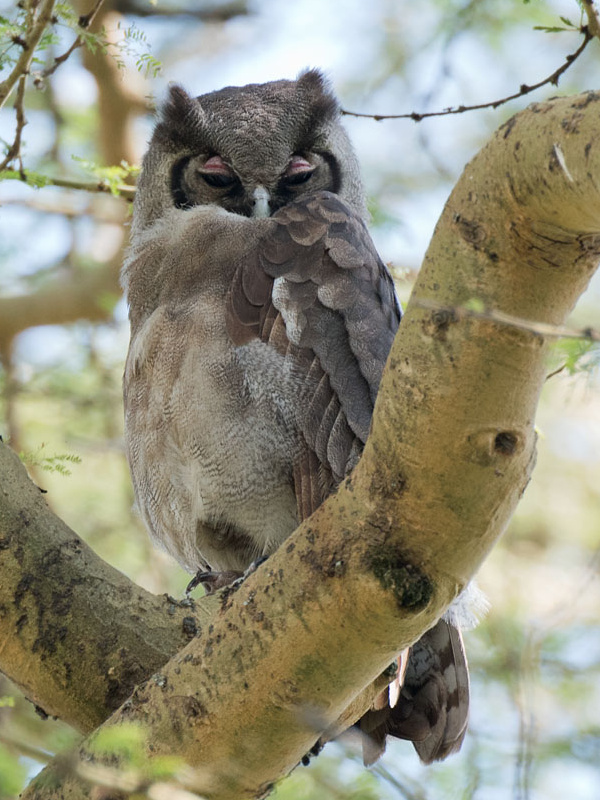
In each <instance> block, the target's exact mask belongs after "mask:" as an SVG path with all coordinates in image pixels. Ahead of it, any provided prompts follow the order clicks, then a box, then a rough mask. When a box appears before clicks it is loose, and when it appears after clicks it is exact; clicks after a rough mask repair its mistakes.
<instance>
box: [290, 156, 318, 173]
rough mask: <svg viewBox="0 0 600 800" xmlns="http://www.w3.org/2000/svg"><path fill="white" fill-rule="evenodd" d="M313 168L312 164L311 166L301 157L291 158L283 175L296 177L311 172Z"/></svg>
mask: <svg viewBox="0 0 600 800" xmlns="http://www.w3.org/2000/svg"><path fill="white" fill-rule="evenodd" d="M314 168H315V167H314V164H311V163H310V162H309V161H307V160H306V159H305V158H302V156H293V157H292V159H291V161H290V163H289V164H288V168H287V169H286V171H285V174H286V175H298V174H299V173H301V172H312V171H313V170H314Z"/></svg>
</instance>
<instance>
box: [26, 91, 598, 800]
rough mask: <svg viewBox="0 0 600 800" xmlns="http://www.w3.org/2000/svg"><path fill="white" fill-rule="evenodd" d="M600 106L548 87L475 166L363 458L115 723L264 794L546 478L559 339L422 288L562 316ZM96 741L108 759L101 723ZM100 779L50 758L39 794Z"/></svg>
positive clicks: (450, 591)
mask: <svg viewBox="0 0 600 800" xmlns="http://www.w3.org/2000/svg"><path fill="white" fill-rule="evenodd" d="M599 124H600V94H594V93H589V94H587V95H582V96H580V97H576V98H562V99H558V100H555V101H552V102H548V103H543V104H536V105H533V106H531V107H530V108H529V109H528V110H527V111H525V112H523V113H521V114H519V115H517V116H516V117H513V118H512V119H511V120H509V122H507V123H506V124H505V125H504V126H503V127H502V128H501V129H500V130H499V131H498V133H497V134H496V136H495V137H494V139H493V140H492V141H491V142H490V143H489V144H488V145H487V146H486V147H485V148H484V149H483V150H482V151H481V153H480V154H479V155H478V156H477V157H476V158H475V159H474V160H473V161H472V162H471V163H470V164H469V165H468V166H467V168H466V169H465V172H464V173H463V176H462V178H461V179H460V181H459V183H458V184H457V186H456V188H455V190H454V191H453V193H452V195H451V197H450V199H449V201H448V203H447V205H446V207H445V209H444V212H443V214H442V217H441V219H440V221H439V223H438V226H437V228H436V232H435V235H434V238H433V240H432V243H431V245H430V248H429V250H428V253H427V256H426V259H425V263H424V265H423V268H422V270H421V272H420V274H419V279H418V282H417V284H416V286H415V289H414V292H413V296H412V298H411V301H410V302H409V304H408V308H407V310H406V315H405V317H404V319H403V322H402V324H401V326H400V330H399V334H398V336H397V337H396V341H395V342H394V346H393V349H392V352H391V354H390V359H389V361H388V366H387V368H386V371H385V374H384V377H383V380H382V385H381V389H380V393H379V396H378V399H377V404H376V409H375V414H374V417H373V425H372V431H371V435H370V436H369V440H368V442H367V445H366V447H365V452H364V455H363V457H362V458H361V460H360V462H359V464H358V466H357V468H356V469H355V471H354V472H353V474H352V475H351V476H350V478H348V479H347V480H346V481H345V482H344V483H343V484H342V485H341V487H340V489H339V491H338V492H337V494H336V495H334V496H332V497H330V498H329V499H328V500H327V501H326V502H325V503H324V504H323V505H322V506H321V507H320V508H319V509H318V510H317V511H316V513H315V514H314V515H313V516H312V517H311V518H310V519H309V520H307V521H306V522H305V523H303V525H302V526H301V527H300V528H299V529H298V530H297V531H296V532H295V533H294V534H292V536H291V537H290V538H289V539H288V540H287V541H286V543H285V544H284V545H283V546H282V547H281V548H280V549H279V550H278V551H277V552H276V553H275V554H274V555H273V556H271V557H270V558H269V559H268V561H267V562H266V563H264V564H263V565H262V566H261V567H259V569H258V570H257V571H256V572H255V573H253V574H252V575H250V576H249V577H248V578H247V579H246V580H245V581H244V582H243V583H242V584H241V585H240V586H237V587H233V588H231V589H230V590H229V592H228V593H227V592H226V593H225V594H224V595H223V598H222V602H221V605H220V607H219V609H218V612H217V613H216V616H215V618H214V620H213V622H212V623H211V625H210V626H209V627H205V628H204V629H203V630H202V631H201V633H200V634H199V635H198V636H197V637H195V638H194V639H193V640H192V641H191V642H190V643H189V644H188V645H187V646H186V647H185V648H184V649H183V650H182V651H181V652H179V653H178V654H177V655H176V656H174V657H173V658H172V659H171V660H170V661H169V662H168V663H167V664H165V665H164V666H163V667H162V668H161V669H160V672H159V673H158V674H157V675H156V676H155V678H154V680H152V681H149V682H148V683H147V684H146V685H144V686H142V687H139V688H138V689H137V690H136V692H135V694H134V696H132V697H131V698H130V699H129V700H128V701H127V702H126V703H125V704H124V705H123V706H122V707H121V708H120V709H119V710H118V711H117V712H116V713H115V714H114V715H113V716H112V717H111V718H110V719H109V720H108V721H107V722H106V723H105V724H104V725H103V726H102V727H101V728H100V729H99V731H98V733H99V732H100V731H107V730H110V729H112V728H119V727H120V726H122V725H123V724H127V723H134V724H136V725H140V726H141V729H142V730H143V731H144V734H145V736H146V755H147V757H148V758H149V759H150V758H154V757H156V756H160V755H165V754H173V753H177V755H178V756H180V757H181V758H182V759H184V760H185V761H186V762H187V763H188V764H190V765H191V766H192V767H194V768H196V769H198V770H200V772H199V774H200V775H201V778H202V782H203V783H202V786H200V787H199V790H200V791H202V792H203V793H204V794H205V795H206V796H208V797H210V798H211V800H233V798H241V797H256V796H260V795H261V794H262V793H264V792H265V791H267V790H268V787H269V786H270V785H271V783H272V782H273V781H274V780H276V779H277V778H278V777H280V776H282V775H284V774H286V773H287V772H289V770H290V769H292V768H293V766H294V765H295V764H296V763H298V761H299V760H300V759H301V758H302V756H303V755H304V754H305V753H306V752H307V751H308V750H309V749H310V747H311V746H312V745H313V744H314V742H315V741H316V740H317V739H318V738H319V736H320V735H321V734H322V733H323V732H327V731H328V729H330V728H331V726H333V725H335V720H336V718H337V717H339V715H340V714H341V713H342V712H343V711H344V709H345V708H346V707H347V706H348V704H349V703H350V702H351V701H352V700H353V698H354V697H355V696H356V694H357V692H359V691H360V689H361V688H362V687H364V686H367V685H368V684H369V682H370V681H372V680H373V678H374V677H375V676H377V675H378V674H380V673H381V672H382V670H383V669H384V668H385V667H386V666H387V664H389V663H390V662H391V661H392V659H393V657H394V656H395V654H396V653H397V652H398V651H399V650H400V649H402V648H403V647H404V646H406V645H409V644H410V643H411V642H413V641H414V640H415V639H416V638H418V637H419V636H420V635H421V634H422V633H423V631H424V630H426V629H427V628H428V627H429V626H431V625H432V624H433V623H434V622H435V620H436V619H437V618H438V617H439V615H440V614H441V613H442V612H443V610H444V608H445V607H447V605H448V603H449V602H450V601H451V600H452V598H453V597H454V596H455V595H456V594H457V592H458V591H459V590H460V589H461V588H462V587H463V586H464V584H465V583H466V581H467V580H468V579H469V578H470V576H471V575H472V574H473V573H474V571H475V570H476V569H477V568H478V566H479V565H480V564H481V562H482V560H483V559H484V558H485V556H486V555H487V553H488V552H489V550H490V548H491V547H492V545H493V544H494V542H495V541H496V539H497V538H498V537H499V535H500V534H501V532H502V530H503V529H504V527H505V525H506V523H507V521H508V519H509V517H510V514H511V513H512V511H513V510H514V508H515V506H516V504H517V502H518V500H519V498H520V496H521V494H522V492H523V490H524V488H525V486H526V484H527V482H528V480H529V477H530V473H531V470H532V468H533V463H534V455H535V432H534V427H533V420H534V416H535V408H536V405H537V401H538V397H539V393H540V390H541V387H542V385H543V382H544V379H545V373H546V363H545V358H546V350H547V347H546V343H545V337H543V336H540V335H539V334H537V333H534V332H532V331H529V330H521V329H516V328H513V327H509V326H502V328H501V329H500V330H498V325H497V322H496V321H491V320H487V319H481V318H477V317H468V318H463V319H461V320H458V319H457V320H453V319H447V318H440V316H439V315H438V316H436V313H435V312H431V311H430V310H428V309H425V308H423V306H422V302H423V300H425V301H431V302H434V303H437V304H438V305H440V306H443V307H450V308H456V307H461V306H463V305H465V304H466V303H467V302H468V301H469V299H470V298H472V297H478V298H481V299H482V301H483V302H484V304H485V305H486V306H488V307H490V308H494V309H498V311H499V312H501V313H509V314H511V315H515V316H516V317H518V318H521V319H535V320H538V321H540V322H542V323H544V324H549V325H562V324H563V322H564V320H565V318H566V316H567V314H568V313H569V311H570V310H571V308H572V306H573V305H574V303H575V301H576V299H577V297H578V296H579V294H580V293H581V292H582V291H583V289H584V288H585V286H586V285H587V283H588V281H589V278H590V276H591V275H592V273H593V271H594V269H595V268H596V265H597V261H598V257H599V254H600V222H599V220H600V194H599V192H598V189H597V185H596V183H595V180H594V175H595V174H597V173H598V172H599V171H600V146H599V143H598V137H597V130H598V126H599ZM557 146H558V147H559V148H560V152H561V154H562V163H561V162H560V160H559V159H557V156H556V147H557ZM565 167H568V168H567V169H565ZM18 530H20V531H22V526H21V528H19V529H18ZM17 566H18V563H17V564H15V565H14V568H15V569H16V568H17ZM50 583H52V581H51V580H50ZM79 756H80V758H81V759H82V760H83V761H84V762H88V763H89V762H98V763H101V764H102V763H106V761H105V759H104V758H103V757H101V756H99V755H98V754H97V753H95V752H94V736H92V737H91V738H90V739H89V740H87V741H86V742H84V744H83V745H82V747H81V749H80V751H79ZM109 761H110V765H111V766H112V765H114V763H115V761H114V755H113V756H112V757H111V759H109ZM88 793H89V790H88V788H87V786H86V784H85V783H82V782H81V780H80V779H79V778H77V777H75V776H74V775H72V774H71V775H68V776H65V775H64V774H63V773H61V771H60V769H59V768H58V767H57V766H56V765H51V766H50V767H48V768H47V769H46V770H45V771H44V772H43V773H42V775H41V776H40V777H39V778H37V779H36V780H35V781H34V782H33V784H32V785H31V786H30V788H29V789H28V790H27V791H26V792H25V794H24V795H23V798H24V800H30V798H32V797H35V798H37V799H38V800H42V799H43V800H50V798H59V797H60V798H62V800H74V799H75V798H78V799H79V798H84V797H87V796H88Z"/></svg>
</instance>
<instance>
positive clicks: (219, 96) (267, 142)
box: [134, 70, 366, 230]
mask: <svg viewBox="0 0 600 800" xmlns="http://www.w3.org/2000/svg"><path fill="white" fill-rule="evenodd" d="M321 190H326V191H329V192H333V193H335V194H337V195H339V196H340V197H341V198H342V199H343V200H344V201H345V202H346V203H347V204H348V205H349V206H351V207H352V208H354V210H355V211H357V213H359V214H360V215H361V216H365V215H366V210H365V201H364V194H363V189H362V184H361V180H360V175H359V167H358V162H357V159H356V156H355V154H354V151H353V149H352V145H351V144H350V141H349V139H348V136H347V134H346V132H345V131H344V129H343V127H342V125H341V123H340V110H339V104H338V101H337V98H336V97H335V95H334V94H333V93H332V91H331V89H330V88H329V86H328V84H327V81H326V80H325V78H324V77H323V75H322V74H321V73H320V72H319V71H317V70H309V71H307V72H303V73H302V74H301V75H300V76H299V77H298V79H297V80H296V81H287V80H282V81H274V82H272V83H264V84H250V85H248V86H228V87H226V88H225V89H221V90H219V91H216V92H211V93H209V94H205V95H201V96H200V97H196V98H192V97H190V96H189V95H188V94H187V93H186V92H185V91H184V90H183V89H182V88H181V87H180V86H173V87H171V89H170V94H169V98H168V100H167V102H166V104H165V105H164V107H163V109H162V114H161V119H160V121H159V123H158V124H157V126H156V129H155V131H154V135H153V136H152V140H151V142H150V147H149V149H148V152H147V154H146V156H145V158H144V163H143V168H142V174H141V176H140V181H139V184H138V192H137V197H136V206H135V223H134V226H135V229H136V230H141V229H143V228H145V227H147V226H148V225H150V224H152V223H153V222H154V221H155V220H157V219H160V218H161V217H162V216H163V214H164V213H165V211H167V209H169V208H181V209H187V208H191V207H193V206H198V205H208V204H216V205H219V206H221V207H222V208H224V209H226V210H227V211H230V212H232V213H235V214H242V215H244V216H247V217H252V216H257V217H261V216H263V217H264V216H269V215H270V214H272V213H274V212H275V211H277V209H279V208H281V207H282V206H284V205H287V204H288V203H290V202H293V201H294V200H296V199H298V198H300V197H303V196H306V195H308V194H312V193H314V192H317V191H321Z"/></svg>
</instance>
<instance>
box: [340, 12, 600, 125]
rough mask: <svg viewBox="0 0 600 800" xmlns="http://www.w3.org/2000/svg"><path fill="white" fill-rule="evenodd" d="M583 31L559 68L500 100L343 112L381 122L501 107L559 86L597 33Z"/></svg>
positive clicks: (414, 120) (415, 120)
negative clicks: (393, 110) (421, 109)
mask: <svg viewBox="0 0 600 800" xmlns="http://www.w3.org/2000/svg"><path fill="white" fill-rule="evenodd" d="M581 33H583V41H582V43H581V44H580V45H579V47H578V48H577V50H576V51H575V52H574V53H571V55H568V56H567V57H566V59H565V61H564V63H563V64H561V66H560V67H558V69H555V70H554V72H552V73H551V74H550V75H548V77H547V78H543V79H542V80H541V81H538V83H534V84H532V85H531V86H530V85H529V84H527V83H523V84H522V85H521V86H520V87H519V91H518V92H514V93H513V94H509V95H508V96H507V97H502V98H500V99H499V100H490V101H489V102H487V103H476V104H475V105H473V106H463V105H460V106H457V107H456V108H445V109H443V111H425V112H423V113H419V112H417V111H411V112H410V113H408V114H359V113H358V112H356V111H347V110H346V109H342V114H345V115H346V116H347V117H366V118H367V119H374V120H376V121H377V122H381V121H382V120H384V119H412V120H413V122H421V120H424V119H428V118H429V117H447V116H449V115H450V114H464V113H465V112H467V111H482V110H483V109H485V108H499V107H500V106H503V105H505V104H506V103H508V102H510V101H511V100H516V99H517V98H519V97H525V96H526V95H528V94H531V92H535V91H536V90H537V89H541V87H542V86H547V85H549V84H551V85H552V86H558V81H559V79H560V78H561V77H562V75H563V74H564V73H565V72H566V71H567V70H568V69H569V67H571V66H572V65H573V64H574V63H575V61H577V59H578V58H579V56H580V55H581V54H582V53H583V51H584V50H585V48H586V47H587V46H588V44H589V43H590V41H591V40H592V39H593V38H594V35H595V34H592V33H591V31H590V30H589V29H588V28H587V27H585V26H584V27H583V28H581Z"/></svg>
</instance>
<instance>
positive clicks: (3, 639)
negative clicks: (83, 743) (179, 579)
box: [0, 444, 216, 733]
mask: <svg viewBox="0 0 600 800" xmlns="http://www.w3.org/2000/svg"><path fill="white" fill-rule="evenodd" d="M0 487H1V488H0V668H1V669H2V672H3V673H4V674H5V675H7V676H8V677H9V678H10V679H11V680H12V681H13V682H14V683H16V684H17V685H18V686H19V687H20V688H21V689H22V690H23V692H24V694H25V695H26V696H27V697H28V698H29V699H30V700H31V701H32V702H34V703H36V704H37V705H38V706H40V707H41V708H42V709H43V710H44V711H45V712H46V713H47V714H51V715H53V716H58V717H60V718H61V719H63V720H65V721H66V722H68V723H69V724H70V725H72V726H73V727H75V728H76V729H77V730H79V731H82V732H84V733H87V732H89V731H91V730H93V729H94V728H96V727H97V726H98V725H99V724H100V723H101V722H102V721H103V720H105V719H106V717H107V716H108V714H109V713H110V711H111V710H113V709H114V708H116V707H118V705H119V704H120V703H121V702H122V701H123V700H125V698H126V697H128V696H129V694H130V693H131V691H132V690H133V687H134V685H135V684H136V683H138V682H140V681H142V680H144V679H145V678H147V677H148V676H149V675H150V674H152V672H154V671H155V670H157V669H158V668H159V667H160V666H162V664H163V663H164V662H165V661H167V660H168V659H169V658H170V657H171V656H172V655H173V654H174V653H176V652H177V651H178V650H179V649H181V648H182V647H183V646H184V645H185V644H187V642H188V641H189V639H190V638H191V637H192V636H194V635H195V633H196V631H197V630H198V629H199V628H200V627H201V626H202V625H204V624H205V622H206V620H207V619H209V617H210V614H211V609H212V606H213V605H214V603H215V602H216V600H215V599H213V598H207V599H206V600H204V601H203V602H202V603H198V604H194V603H191V604H189V606H186V605H182V604H179V603H177V602H175V601H174V600H172V599H171V598H169V597H167V596H166V595H163V596H160V597H156V596H154V595H152V594H150V593H149V592H146V591H144V590H143V589H141V588H140V587H139V586H136V585H135V584H134V583H132V582H131V581H130V580H129V579H128V578H127V577H125V575H123V574H121V573H120V572H118V571H117V570H116V569H113V568H112V567H110V566H109V565H108V564H106V563H105V562H104V561H102V559H100V558H99V557H98V556H97V555H95V553H93V552H92V551H91V550H90V548H89V547H88V546H87V545H86V544H85V543H84V542H83V541H82V540H81V539H79V538H78V537H77V536H76V534H75V533H73V531H72V530H70V529H69V528H68V526H67V525H65V523H64V522H62V521H61V520H60V519H58V517H56V516H55V515H54V514H53V513H52V511H51V510H50V509H49V508H48V506H47V504H46V501H45V499H44V495H43V494H42V492H41V491H40V489H38V487H37V486H35V485H34V484H33V483H32V482H31V481H30V480H29V478H28V477H27V473H26V471H25V468H24V467H23V465H22V464H21V463H20V461H19V459H18V457H17V456H16V455H15V453H13V451H12V450H10V448H8V447H7V446H6V445H4V444H0Z"/></svg>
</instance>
